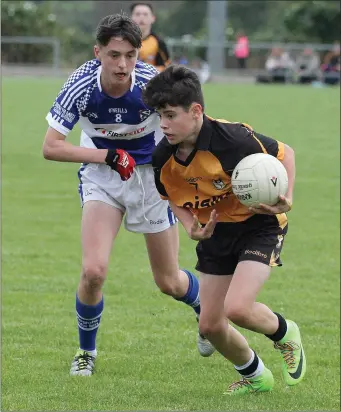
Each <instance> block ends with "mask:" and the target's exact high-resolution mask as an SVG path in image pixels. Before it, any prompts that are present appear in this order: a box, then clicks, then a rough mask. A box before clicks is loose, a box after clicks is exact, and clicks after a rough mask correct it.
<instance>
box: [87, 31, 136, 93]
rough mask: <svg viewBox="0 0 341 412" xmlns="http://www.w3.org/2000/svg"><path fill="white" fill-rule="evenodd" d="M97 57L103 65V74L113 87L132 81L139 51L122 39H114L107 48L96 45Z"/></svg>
mask: <svg viewBox="0 0 341 412" xmlns="http://www.w3.org/2000/svg"><path fill="white" fill-rule="evenodd" d="M94 52H95V56H96V58H97V59H98V60H100V61H101V63H102V73H103V75H104V77H105V78H106V79H107V80H108V81H110V83H111V84H112V85H123V84H126V83H128V82H129V81H130V75H131V73H132V71H133V70H134V68H135V65H136V60H137V54H138V49H135V48H134V47H133V46H132V45H131V44H130V43H129V42H128V41H127V40H123V39H122V38H121V37H112V38H111V39H110V41H109V43H108V44H107V45H106V46H101V45H95V47H94Z"/></svg>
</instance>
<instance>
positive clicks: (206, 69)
mask: <svg viewBox="0 0 341 412" xmlns="http://www.w3.org/2000/svg"><path fill="white" fill-rule="evenodd" d="M191 69H192V70H193V71H195V72H196V74H197V76H198V77H199V80H200V83H201V84H204V83H206V82H207V81H208V80H209V79H210V77H211V70H210V66H209V64H208V63H207V62H205V61H204V60H201V59H199V58H195V59H194V60H193V61H192V63H191Z"/></svg>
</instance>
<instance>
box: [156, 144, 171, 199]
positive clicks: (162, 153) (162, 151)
mask: <svg viewBox="0 0 341 412" xmlns="http://www.w3.org/2000/svg"><path fill="white" fill-rule="evenodd" d="M168 159H169V151H168V150H167V148H166V147H165V145H164V139H163V140H161V142H160V143H159V144H158V145H157V146H156V148H155V150H154V152H153V155H152V166H153V171H154V179H155V186H156V189H157V191H158V192H159V194H160V197H161V199H164V200H168V199H169V196H168V193H167V191H166V189H165V187H164V185H163V184H162V182H161V173H162V167H163V166H164V164H165V163H166V161H167V160H168Z"/></svg>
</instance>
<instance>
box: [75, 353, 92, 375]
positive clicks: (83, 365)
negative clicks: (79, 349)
mask: <svg viewBox="0 0 341 412" xmlns="http://www.w3.org/2000/svg"><path fill="white" fill-rule="evenodd" d="M93 360H94V358H93V357H92V356H91V355H89V354H88V353H83V354H81V355H78V356H76V357H75V361H76V362H77V366H78V370H80V371H81V370H84V369H87V367H88V365H89V363H90V362H93Z"/></svg>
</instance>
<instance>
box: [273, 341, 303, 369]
mask: <svg viewBox="0 0 341 412" xmlns="http://www.w3.org/2000/svg"><path fill="white" fill-rule="evenodd" d="M274 348H275V349H279V350H280V351H281V354H282V355H283V359H284V362H285V363H286V364H287V366H288V368H289V369H290V368H294V367H295V356H294V351H295V350H297V349H299V348H300V346H299V345H298V344H297V343H296V342H293V341H288V342H286V343H278V342H275V343H274Z"/></svg>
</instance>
